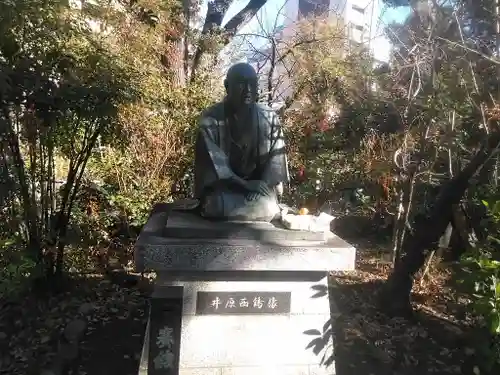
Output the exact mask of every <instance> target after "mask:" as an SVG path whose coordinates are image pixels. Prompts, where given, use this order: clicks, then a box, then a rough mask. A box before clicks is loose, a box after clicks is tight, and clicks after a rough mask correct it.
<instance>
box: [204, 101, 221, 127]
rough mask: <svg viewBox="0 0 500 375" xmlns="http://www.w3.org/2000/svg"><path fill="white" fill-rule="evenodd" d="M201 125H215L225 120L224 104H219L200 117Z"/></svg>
mask: <svg viewBox="0 0 500 375" xmlns="http://www.w3.org/2000/svg"><path fill="white" fill-rule="evenodd" d="M200 119H201V121H200V125H201V126H204V125H205V126H208V125H214V124H216V123H217V122H218V121H221V120H223V119H224V103H222V102H219V103H215V104H214V105H211V106H210V107H208V108H206V109H205V110H204V111H203V112H202V113H201V116H200Z"/></svg>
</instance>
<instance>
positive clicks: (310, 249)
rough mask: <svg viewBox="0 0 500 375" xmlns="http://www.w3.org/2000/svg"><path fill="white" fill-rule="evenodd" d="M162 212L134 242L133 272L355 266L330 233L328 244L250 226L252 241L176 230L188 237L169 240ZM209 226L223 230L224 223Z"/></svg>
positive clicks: (351, 252)
mask: <svg viewBox="0 0 500 375" xmlns="http://www.w3.org/2000/svg"><path fill="white" fill-rule="evenodd" d="M161 207H163V206H161ZM161 207H160V208H161ZM165 210H166V208H163V210H160V209H157V210H156V211H153V213H152V214H151V216H150V218H149V220H148V222H147V224H146V225H145V227H144V228H143V231H142V232H141V234H140V236H139V238H138V240H137V243H136V245H135V252H134V256H135V267H136V270H137V271H138V272H145V271H149V270H154V271H174V272H190V271H243V270H245V271H336V270H343V271H347V270H353V269H354V266H355V258H356V249H355V248H354V247H353V246H351V245H350V244H348V243H347V242H345V241H344V240H342V239H341V238H339V237H337V236H335V235H333V234H331V233H330V238H328V239H319V238H315V239H314V240H311V238H312V237H311V238H306V239H304V238H302V237H304V236H305V237H307V235H309V234H310V235H317V233H309V232H301V231H293V230H288V229H276V228H275V229H272V230H271V229H262V227H263V226H264V227H265V226H266V225H265V224H269V223H254V224H255V225H254V226H253V227H252V233H253V234H252V236H253V237H252V236H249V235H248V234H249V233H248V232H245V233H242V232H241V231H240V232H238V231H236V232H227V236H226V237H224V238H222V237H221V238H197V235H196V232H197V230H196V229H188V228H186V227H183V228H181V226H179V227H171V229H172V230H174V229H175V230H178V231H179V232H180V231H188V232H189V233H191V234H192V238H174V237H168V236H165V235H164V234H165V228H166V221H167V219H168V217H169V212H168V210H167V211H165ZM170 214H172V213H170ZM172 215H174V216H175V215H178V213H175V214H172ZM168 220H170V219H168ZM226 224H227V223H226ZM233 224H234V223H233ZM211 225H212V227H213V228H222V227H221V226H223V225H224V224H223V223H212V224H211ZM238 225H240V224H238ZM248 225H250V224H248ZM269 225H270V224H269ZM220 230H221V233H222V232H224V230H222V229H220ZM297 233H298V234H297ZM250 237H252V238H250Z"/></svg>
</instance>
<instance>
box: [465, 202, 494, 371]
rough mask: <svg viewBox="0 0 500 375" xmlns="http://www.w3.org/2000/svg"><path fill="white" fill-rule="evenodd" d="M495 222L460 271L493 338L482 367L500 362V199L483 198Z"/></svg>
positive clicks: (476, 312)
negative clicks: (487, 199)
mask: <svg viewBox="0 0 500 375" xmlns="http://www.w3.org/2000/svg"><path fill="white" fill-rule="evenodd" d="M483 203H484V205H485V206H486V207H487V208H488V212H489V220H490V221H491V222H492V223H493V224H494V225H495V227H494V229H493V230H492V232H491V233H490V234H489V236H488V238H487V240H486V241H485V242H484V243H482V244H480V246H478V247H477V248H475V249H474V250H471V251H469V252H468V253H466V254H464V256H463V257H462V259H461V261H460V263H459V267H460V268H459V272H458V275H457V280H458V283H459V284H460V285H461V287H462V293H464V294H465V296H466V297H467V298H469V299H470V301H471V304H470V305H469V307H470V311H471V312H472V313H473V314H474V315H476V316H478V317H480V318H481V321H482V326H483V327H484V329H485V330H486V332H487V333H488V336H489V340H485V341H483V342H482V345H481V347H480V350H481V352H482V354H483V355H484V358H485V359H484V362H482V363H481V367H483V368H485V369H487V370H490V369H491V368H492V367H493V366H494V365H495V364H497V365H498V364H500V251H499V249H500V248H499V245H500V201H493V202H487V201H483Z"/></svg>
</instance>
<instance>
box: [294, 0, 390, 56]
mask: <svg viewBox="0 0 500 375" xmlns="http://www.w3.org/2000/svg"><path fill="white" fill-rule="evenodd" d="M381 10H382V1H381V0H286V4H285V22H284V24H285V30H286V31H285V35H293V34H294V25H295V24H296V23H297V21H299V20H301V19H304V18H308V17H317V16H319V15H326V14H327V15H328V18H329V19H335V20H337V21H341V22H342V24H343V25H344V27H345V32H346V37H347V41H348V43H346V49H347V50H346V52H348V51H349V49H350V48H352V47H357V46H360V45H363V46H366V47H367V48H368V49H369V50H370V51H371V52H372V53H373V55H374V58H375V59H376V60H380V61H385V60H386V56H383V55H382V54H384V53H385V54H386V51H382V50H383V49H382V50H379V49H378V48H377V45H379V44H380V43H385V42H386V39H385V36H384V35H383V25H382V23H381V22H380V15H381ZM384 39H385V40H384ZM379 52H380V53H379Z"/></svg>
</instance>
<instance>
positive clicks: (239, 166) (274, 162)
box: [194, 102, 289, 221]
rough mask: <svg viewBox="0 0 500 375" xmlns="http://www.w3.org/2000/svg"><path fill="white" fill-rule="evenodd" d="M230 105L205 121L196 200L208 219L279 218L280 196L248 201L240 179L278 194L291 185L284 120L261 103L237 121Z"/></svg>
mask: <svg viewBox="0 0 500 375" xmlns="http://www.w3.org/2000/svg"><path fill="white" fill-rule="evenodd" d="M226 109H227V107H226V106H225V104H224V102H221V103H217V104H215V105H214V106H212V107H210V108H208V109H207V110H206V111H205V112H204V113H203V114H202V116H201V120H200V123H199V128H198V134H197V140H196V149H195V184H194V185H195V186H194V188H195V196H196V198H198V199H200V202H201V212H202V215H203V216H205V217H209V218H223V219H229V220H257V221H270V220H272V218H273V217H274V216H275V215H276V214H278V213H279V208H278V202H277V197H276V192H275V190H273V191H272V194H271V195H269V196H263V195H259V197H258V198H257V199H255V200H252V201H248V200H247V199H246V194H247V192H246V191H244V190H243V189H242V188H241V186H240V185H238V184H234V183H233V184H231V183H230V181H231V180H232V178H233V177H234V176H238V177H239V178H242V179H244V180H261V181H265V182H266V183H267V185H268V186H269V187H270V188H271V189H272V188H275V187H276V186H278V185H279V184H281V183H283V184H285V183H287V182H288V181H289V174H288V163H287V158H286V151H285V141H284V138H283V130H282V128H281V125H280V122H279V119H278V116H277V115H276V113H275V112H274V111H273V110H272V109H271V108H269V107H268V106H266V105H263V104H261V103H255V104H252V105H250V106H248V107H247V108H246V110H245V111H244V114H243V115H241V114H240V115H239V118H236V116H234V115H229V114H228V112H227V110H226Z"/></svg>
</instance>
